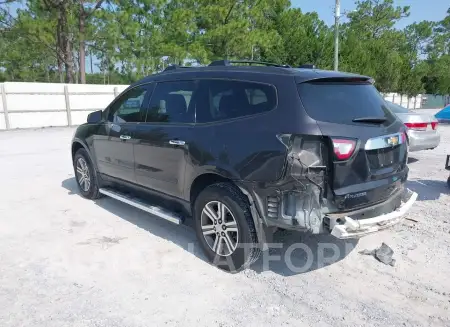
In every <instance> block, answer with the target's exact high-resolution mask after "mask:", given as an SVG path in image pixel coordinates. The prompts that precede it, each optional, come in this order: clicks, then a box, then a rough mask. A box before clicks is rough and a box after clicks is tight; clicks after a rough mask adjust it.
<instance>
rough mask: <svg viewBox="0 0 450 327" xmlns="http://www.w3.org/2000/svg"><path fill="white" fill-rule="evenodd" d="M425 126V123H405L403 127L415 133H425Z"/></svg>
mask: <svg viewBox="0 0 450 327" xmlns="http://www.w3.org/2000/svg"><path fill="white" fill-rule="evenodd" d="M427 125H428V124H427V123H405V126H406V127H408V129H412V130H415V131H426V130H427Z"/></svg>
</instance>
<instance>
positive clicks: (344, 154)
mask: <svg viewBox="0 0 450 327" xmlns="http://www.w3.org/2000/svg"><path fill="white" fill-rule="evenodd" d="M332 141H333V147H334V154H335V155H336V158H338V159H339V160H347V159H348V158H350V157H351V156H352V154H353V152H355V147H356V141H355V140H348V139H332Z"/></svg>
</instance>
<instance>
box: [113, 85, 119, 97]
mask: <svg viewBox="0 0 450 327" xmlns="http://www.w3.org/2000/svg"><path fill="white" fill-rule="evenodd" d="M118 95H119V89H118V88H117V86H116V87H114V97H115V98H117V96H118Z"/></svg>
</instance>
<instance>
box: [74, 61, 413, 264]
mask: <svg viewBox="0 0 450 327" xmlns="http://www.w3.org/2000/svg"><path fill="white" fill-rule="evenodd" d="M372 84H373V81H372V80H371V79H370V78H368V77H365V76H359V75H353V74H346V73H340V72H333V71H322V70H316V69H302V68H291V67H288V66H279V65H274V64H267V63H255V62H242V61H239V62H231V61H227V60H223V61H216V62H213V63H212V64H211V65H209V66H208V67H197V68H192V67H191V68H187V67H178V66H171V67H169V68H168V69H166V70H165V71H164V72H162V73H159V74H154V75H151V76H149V77H146V78H144V79H143V80H141V81H139V82H137V83H135V84H133V85H131V86H130V87H129V88H127V89H126V90H125V91H124V92H123V93H122V94H121V95H119V96H118V97H117V98H116V99H115V100H114V101H113V102H112V103H111V104H110V105H109V106H108V107H107V108H106V109H105V110H103V111H98V112H94V113H91V114H90V115H89V117H88V121H87V123H86V124H84V125H81V126H80V127H78V129H77V131H76V134H75V136H74V138H73V142H72V157H73V165H74V170H75V174H76V179H77V182H78V185H79V188H80V192H81V194H82V195H83V196H85V197H87V198H90V199H95V198H98V197H99V196H101V195H107V196H109V197H112V198H115V199H117V200H119V201H122V202H125V203H128V204H130V205H133V206H135V207H138V208H140V209H142V210H145V211H147V212H149V213H152V214H154V215H156V216H159V217H162V218H165V219H167V220H170V221H172V222H174V223H176V224H180V223H183V222H187V221H191V222H192V224H193V226H194V228H195V230H196V233H197V236H198V240H199V244H200V245H201V247H202V248H203V250H204V251H205V254H206V256H207V257H208V258H209V259H210V260H211V261H212V262H214V264H216V265H217V266H219V267H221V268H223V269H226V270H229V271H239V270H240V269H243V268H245V267H247V266H248V265H250V264H251V263H252V262H254V261H255V260H256V259H257V258H258V255H259V254H260V251H261V250H264V249H266V248H267V239H268V235H269V234H268V233H271V232H273V230H274V229H275V228H277V227H279V228H284V229H292V230H298V231H301V232H309V233H314V234H317V233H331V234H332V235H334V236H336V237H338V238H351V237H360V236H362V235H365V234H368V233H371V232H375V231H377V230H379V229H381V228H386V227H389V226H391V225H393V224H395V223H397V222H399V221H400V220H401V217H402V215H403V214H404V213H405V212H406V211H407V210H408V209H409V208H410V207H411V205H412V204H413V203H414V201H415V199H416V197H417V194H415V193H413V192H410V191H409V190H406V189H405V187H404V185H405V181H406V179H407V176H408V167H407V156H408V140H407V135H406V131H405V127H404V125H403V124H402V123H401V122H400V121H399V120H398V119H396V117H395V115H393V114H392V113H391V112H390V111H389V109H388V108H387V105H386V103H385V101H384V100H383V98H382V97H381V96H380V94H379V93H378V92H377V90H376V89H375V87H374V86H373V85H372Z"/></svg>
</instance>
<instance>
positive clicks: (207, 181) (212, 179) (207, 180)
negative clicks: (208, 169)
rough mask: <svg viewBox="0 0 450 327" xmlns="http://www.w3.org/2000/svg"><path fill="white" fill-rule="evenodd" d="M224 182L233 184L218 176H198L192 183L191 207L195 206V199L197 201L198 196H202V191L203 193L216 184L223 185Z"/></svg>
mask: <svg viewBox="0 0 450 327" xmlns="http://www.w3.org/2000/svg"><path fill="white" fill-rule="evenodd" d="M222 182H231V183H232V181H231V179H228V178H225V177H222V176H220V175H217V174H203V175H200V176H197V177H196V178H195V179H194V181H193V182H192V186H191V192H190V197H189V198H190V200H191V205H194V203H195V199H197V196H198V195H199V194H200V192H201V191H203V190H204V189H205V188H206V187H208V186H209V185H212V184H216V183H222Z"/></svg>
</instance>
